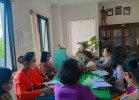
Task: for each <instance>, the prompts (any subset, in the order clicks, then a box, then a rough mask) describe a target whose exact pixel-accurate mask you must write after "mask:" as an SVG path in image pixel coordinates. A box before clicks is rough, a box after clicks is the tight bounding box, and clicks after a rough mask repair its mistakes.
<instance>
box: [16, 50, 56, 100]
mask: <svg viewBox="0 0 139 100" xmlns="http://www.w3.org/2000/svg"><path fill="white" fill-rule="evenodd" d="M34 59H35V56H34V55H33V54H32V53H30V52H28V53H26V54H25V55H24V56H22V64H23V66H24V67H22V68H21V70H20V71H18V72H17V74H16V76H15V78H14V80H15V83H16V85H15V93H16V96H17V98H16V100H35V98H36V97H37V96H39V95H40V94H41V93H46V94H48V93H50V94H52V93H53V89H52V88H46V89H41V88H43V87H44V85H43V84H42V83H37V82H35V80H34V77H33V76H32V75H30V73H29V72H30V70H31V69H32V68H31V66H32V64H34Z"/></svg>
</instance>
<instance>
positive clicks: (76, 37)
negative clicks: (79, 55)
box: [71, 19, 95, 56]
mask: <svg viewBox="0 0 139 100" xmlns="http://www.w3.org/2000/svg"><path fill="white" fill-rule="evenodd" d="M94 35H95V19H88V20H79V21H72V22H71V53H72V56H75V54H76V52H77V51H78V48H79V47H80V45H78V44H77V43H78V42H82V41H88V40H89V39H90V38H91V37H92V36H94Z"/></svg>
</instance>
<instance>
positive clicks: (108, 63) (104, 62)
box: [95, 47, 113, 79]
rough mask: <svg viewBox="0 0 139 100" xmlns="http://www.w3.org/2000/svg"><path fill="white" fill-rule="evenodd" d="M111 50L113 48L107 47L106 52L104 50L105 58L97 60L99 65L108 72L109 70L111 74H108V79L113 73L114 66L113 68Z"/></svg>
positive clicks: (96, 63)
mask: <svg viewBox="0 0 139 100" xmlns="http://www.w3.org/2000/svg"><path fill="white" fill-rule="evenodd" d="M111 52H112V50H111V49H110V48H109V47H105V49H104V52H103V56H104V57H103V58H101V59H100V60H98V61H96V62H95V65H96V66H97V67H101V68H103V69H104V70H106V71H107V72H109V74H110V75H107V76H106V79H108V78H110V77H111V75H112V74H113V71H112V68H111V59H110V56H111Z"/></svg>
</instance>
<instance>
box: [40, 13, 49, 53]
mask: <svg viewBox="0 0 139 100" xmlns="http://www.w3.org/2000/svg"><path fill="white" fill-rule="evenodd" d="M41 19H43V20H45V27H47V31H46V30H45V34H44V35H47V42H48V52H49V53H50V54H51V43H50V31H49V20H48V18H45V17H44V16H42V15H40V14H37V24H38V33H39V35H40V49H41V52H43V51H44V45H45V44H43V36H42V34H43V33H42V26H41ZM44 41H45V36H44ZM44 43H45V42H44Z"/></svg>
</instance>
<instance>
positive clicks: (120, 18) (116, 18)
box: [99, 1, 139, 25]
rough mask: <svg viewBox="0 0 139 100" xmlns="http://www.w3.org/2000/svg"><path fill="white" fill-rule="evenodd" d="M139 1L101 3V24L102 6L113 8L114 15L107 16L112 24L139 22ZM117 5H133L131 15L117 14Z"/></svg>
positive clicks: (108, 21)
mask: <svg viewBox="0 0 139 100" xmlns="http://www.w3.org/2000/svg"><path fill="white" fill-rule="evenodd" d="M138 5H139V1H134V2H125V3H109V4H99V25H100V24H101V22H100V9H101V7H102V6H104V7H105V9H108V8H113V16H107V23H108V24H109V25H110V24H121V23H135V22H139V11H138V10H139V6H138ZM115 6H122V10H123V7H131V14H130V15H123V12H122V15H115Z"/></svg>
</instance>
